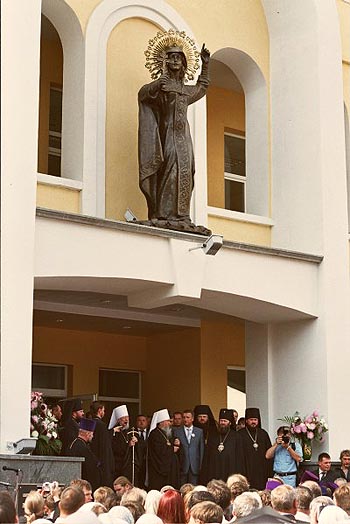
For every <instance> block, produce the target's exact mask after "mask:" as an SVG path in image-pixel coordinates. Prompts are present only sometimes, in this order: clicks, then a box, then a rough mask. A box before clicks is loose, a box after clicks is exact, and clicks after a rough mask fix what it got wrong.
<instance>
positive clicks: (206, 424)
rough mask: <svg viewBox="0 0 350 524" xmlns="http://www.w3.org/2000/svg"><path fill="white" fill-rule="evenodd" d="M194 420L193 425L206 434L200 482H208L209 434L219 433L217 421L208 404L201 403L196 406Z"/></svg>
mask: <svg viewBox="0 0 350 524" xmlns="http://www.w3.org/2000/svg"><path fill="white" fill-rule="evenodd" d="M193 414H194V421H193V425H194V426H196V427H197V428H200V429H201V430H202V431H203V436H204V455H203V460H202V466H201V471H200V473H199V483H200V484H204V485H205V484H207V482H208V481H207V477H208V474H207V469H208V466H207V460H208V454H207V453H206V449H207V445H208V440H209V436H210V435H213V436H214V437H215V435H216V434H217V423H216V421H215V419H214V415H213V412H212V410H211V409H210V407H209V406H208V404H200V405H197V406H195V408H194V410H193Z"/></svg>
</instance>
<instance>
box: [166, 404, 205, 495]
mask: <svg viewBox="0 0 350 524" xmlns="http://www.w3.org/2000/svg"><path fill="white" fill-rule="evenodd" d="M193 420H194V416H193V411H191V410H190V409H187V410H185V411H184V412H183V427H180V428H176V427H173V434H174V437H176V438H178V439H179V440H180V442H181V464H180V485H181V486H182V485H183V484H186V483H190V484H194V485H196V484H198V477H199V472H200V469H201V465H202V460H203V454H204V436H203V431H202V430H201V429H200V428H196V427H194V426H193Z"/></svg>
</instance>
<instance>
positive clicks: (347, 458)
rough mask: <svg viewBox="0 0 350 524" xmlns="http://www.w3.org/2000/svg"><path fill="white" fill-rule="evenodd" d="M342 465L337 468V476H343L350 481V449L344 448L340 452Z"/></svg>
mask: <svg viewBox="0 0 350 524" xmlns="http://www.w3.org/2000/svg"><path fill="white" fill-rule="evenodd" d="M339 459H340V466H339V467H337V468H335V470H334V471H335V473H336V475H337V476H336V478H343V479H345V480H346V481H347V482H350V449H343V451H342V452H341V453H340V457H339Z"/></svg>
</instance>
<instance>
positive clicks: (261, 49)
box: [168, 0, 269, 78]
mask: <svg viewBox="0 0 350 524" xmlns="http://www.w3.org/2000/svg"><path fill="white" fill-rule="evenodd" d="M168 3H169V4H170V5H171V6H172V7H173V8H174V9H175V10H176V11H177V12H178V13H179V15H180V16H181V17H182V18H183V19H184V20H185V21H186V23H187V25H189V27H190V28H191V30H192V31H193V34H194V35H195V37H196V38H197V41H198V44H199V45H201V44H202V42H205V45H206V47H207V48H208V49H209V50H210V52H211V53H212V54H214V52H215V51H217V50H218V49H223V48H225V47H234V48H237V49H241V50H242V51H244V52H246V53H248V54H249V55H250V56H251V57H252V58H253V60H255V61H256V62H257V64H258V66H259V67H260V69H261V70H262V72H263V74H264V76H265V78H269V33H268V27H267V23H266V18H265V13H264V10H263V7H262V5H261V1H260V0H248V1H247V0H220V2H217V3H215V4H214V5H215V9H213V3H212V1H211V0H191V1H189V2H186V1H184V0H168Z"/></svg>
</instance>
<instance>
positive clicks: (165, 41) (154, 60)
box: [145, 29, 200, 80]
mask: <svg viewBox="0 0 350 524" xmlns="http://www.w3.org/2000/svg"><path fill="white" fill-rule="evenodd" d="M170 47H179V48H180V49H181V50H182V52H183V53H184V55H185V57H186V60H187V69H186V72H185V77H186V79H187V80H193V79H194V76H195V74H196V72H197V69H199V57H200V54H199V53H198V51H197V49H196V45H195V43H194V40H193V39H192V38H190V37H189V36H186V33H185V31H181V32H180V31H175V30H174V29H169V31H167V32H166V33H162V32H161V31H158V33H157V34H156V36H155V37H154V38H152V39H151V40H149V41H148V47H147V49H146V51H145V56H146V64H145V67H146V68H147V69H149V72H150V73H151V78H152V79H153V80H156V79H157V78H158V77H159V76H160V75H161V74H163V72H164V69H165V59H166V53H167V49H169V48H170Z"/></svg>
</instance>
